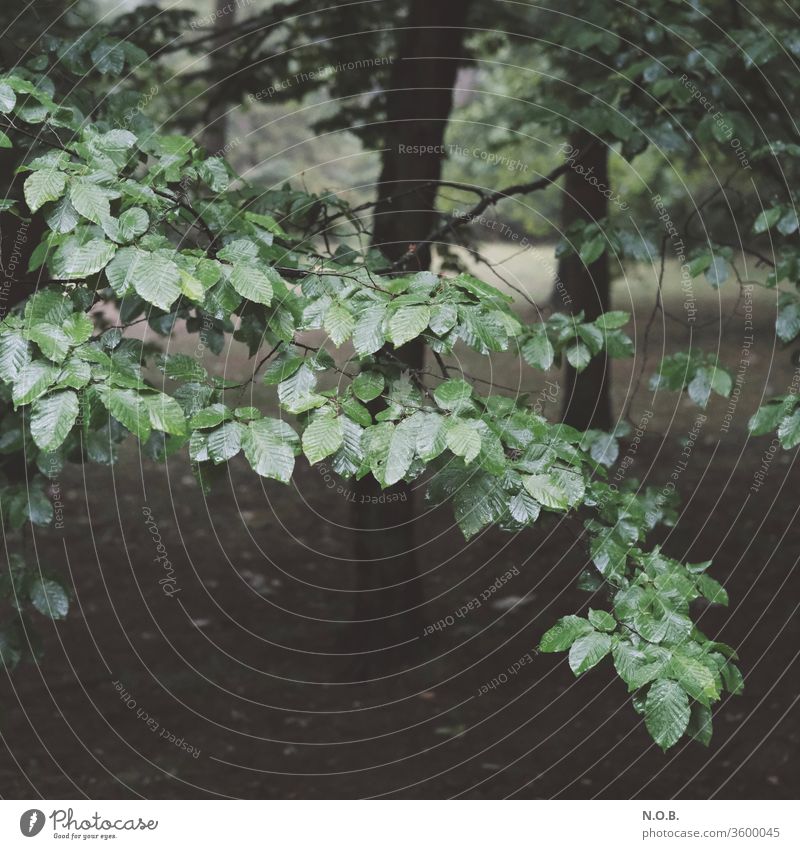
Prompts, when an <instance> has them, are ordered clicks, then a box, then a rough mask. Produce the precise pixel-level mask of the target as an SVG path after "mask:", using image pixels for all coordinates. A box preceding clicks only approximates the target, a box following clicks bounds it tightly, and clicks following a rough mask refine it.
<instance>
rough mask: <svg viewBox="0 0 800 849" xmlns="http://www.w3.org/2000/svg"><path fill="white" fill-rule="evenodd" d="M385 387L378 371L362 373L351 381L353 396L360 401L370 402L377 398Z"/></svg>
mask: <svg viewBox="0 0 800 849" xmlns="http://www.w3.org/2000/svg"><path fill="white" fill-rule="evenodd" d="M385 385H386V382H385V380H384V377H383V375H382V374H381V373H380V372H379V371H362V372H361V373H360V374H358V375H356V377H355V379H354V380H353V394H354V395H355V396H356V398H358V399H359V400H360V401H365V402H366V401H372V400H374V399H375V398H377V397H378V396H379V395H380V394H381V392H383V388H384V386H385Z"/></svg>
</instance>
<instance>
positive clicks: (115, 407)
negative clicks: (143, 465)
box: [95, 385, 150, 442]
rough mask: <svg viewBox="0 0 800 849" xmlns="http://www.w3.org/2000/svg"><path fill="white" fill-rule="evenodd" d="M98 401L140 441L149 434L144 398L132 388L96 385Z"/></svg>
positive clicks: (148, 413) (148, 416) (147, 414)
mask: <svg viewBox="0 0 800 849" xmlns="http://www.w3.org/2000/svg"><path fill="white" fill-rule="evenodd" d="M95 390H96V392H97V395H98V397H99V398H100V402H101V403H102V405H103V406H104V407H105V408H106V409H107V410H108V412H109V413H111V415H112V416H113V417H114V418H115V419H116V420H117V421H118V422H119V423H120V424H121V425H123V426H124V427H126V428H127V429H128V430H129V431H130V432H131V433H132V434H134V435H135V436H137V437H138V438H139V439H140V440H141V441H142V442H146V441H147V439H148V437H149V436H150V411H149V410H148V408H147V404H146V403H145V401H144V398H142V396H141V395H140V394H139V393H138V392H136V391H135V390H134V389H118V388H117V387H112V386H105V385H102V386H96V387H95Z"/></svg>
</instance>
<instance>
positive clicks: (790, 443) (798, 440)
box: [778, 410, 800, 451]
mask: <svg viewBox="0 0 800 849" xmlns="http://www.w3.org/2000/svg"><path fill="white" fill-rule="evenodd" d="M778 437H779V438H780V440H781V445H782V446H783V447H784V448H785V449H786V450H787V451H788V450H789V449H790V448H794V447H795V446H796V445H800V410H795V412H794V413H793V414H792V415H791V416H786V418H785V419H783V421H781V423H780V425H779V426H778Z"/></svg>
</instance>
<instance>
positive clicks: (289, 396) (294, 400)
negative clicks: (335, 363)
mask: <svg viewBox="0 0 800 849" xmlns="http://www.w3.org/2000/svg"><path fill="white" fill-rule="evenodd" d="M316 385H317V377H316V375H315V374H314V372H313V371H312V370H311V367H310V366H309V365H308V364H307V363H305V362H304V363H303V364H302V365H301V366H300V368H298V369H297V371H296V372H295V373H294V374H292V375H291V376H290V377H288V378H287V379H286V380H283V381H281V383H279V384H278V399H279V400H280V402H281V406H282V407H283V408H284V409H285V410H287V411H288V412H290V413H303V412H305V411H306V410H311V409H313V408H314V407H319V406H321V405H322V404H324V403H325V399H324V398H323V397H322V396H321V395H317V394H316V393H315V392H314V389H315V387H316Z"/></svg>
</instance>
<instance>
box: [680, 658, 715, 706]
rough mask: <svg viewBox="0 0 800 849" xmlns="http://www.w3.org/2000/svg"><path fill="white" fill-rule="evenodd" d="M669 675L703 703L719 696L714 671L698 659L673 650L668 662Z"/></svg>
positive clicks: (705, 703) (706, 703)
mask: <svg viewBox="0 0 800 849" xmlns="http://www.w3.org/2000/svg"><path fill="white" fill-rule="evenodd" d="M669 675H670V677H672V678H674V679H675V680H676V681H677V682H678V683H679V684H680V685H681V687H683V689H684V690H686V692H687V693H688V694H689V695H690V696H691V697H692V698H693V699H697V701H698V702H702V703H703V704H704V705H708V704H710V702H711V701H712V700H714V699H716V698H718V697H719V690H718V689H717V683H716V678H715V676H714V673H713V672H712V671H711V670H710V669H709V668H708V667H707V666H706V665H705V664H703V663H701V662H700V661H699V660H695V659H694V658H693V657H689V656H688V655H685V654H682V653H681V652H677V651H676V652H673V655H672V660H671V661H670V664H669Z"/></svg>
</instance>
